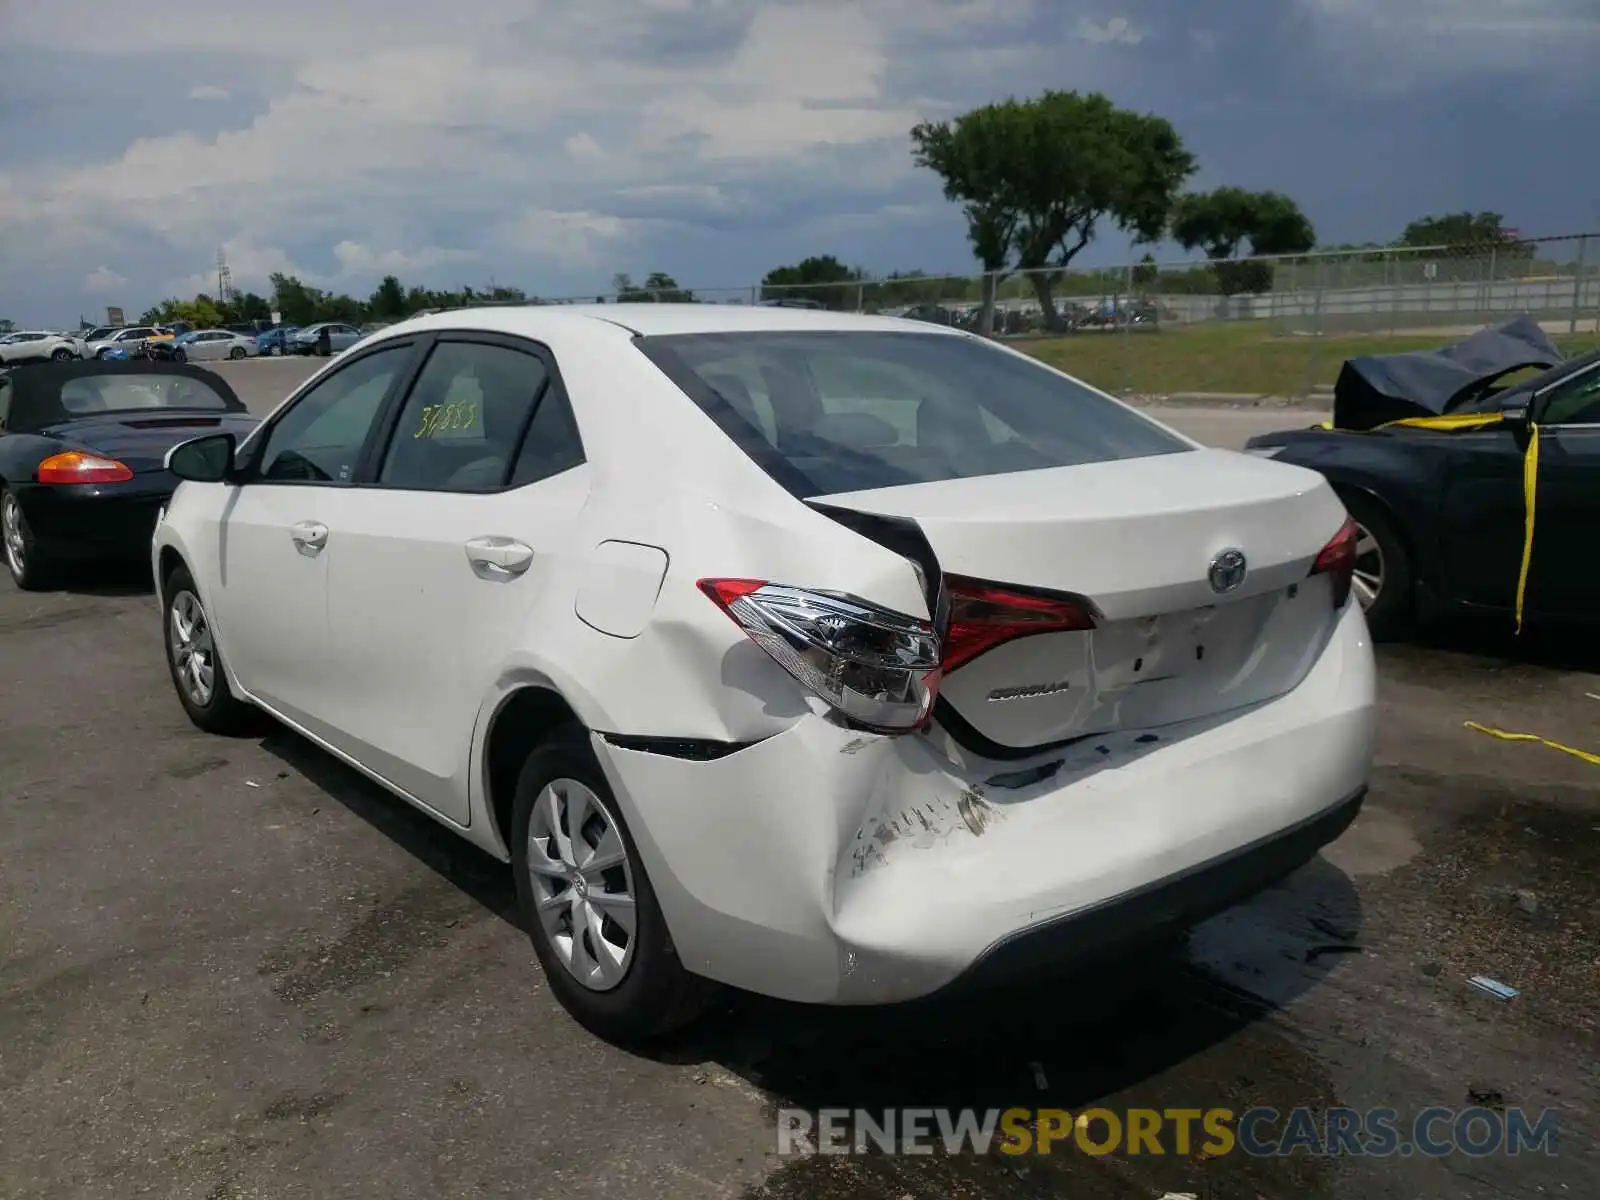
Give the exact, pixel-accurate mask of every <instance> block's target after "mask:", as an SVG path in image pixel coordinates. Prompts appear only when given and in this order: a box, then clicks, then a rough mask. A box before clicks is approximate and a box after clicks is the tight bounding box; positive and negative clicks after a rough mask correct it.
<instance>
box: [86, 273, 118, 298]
mask: <svg viewBox="0 0 1600 1200" xmlns="http://www.w3.org/2000/svg"><path fill="white" fill-rule="evenodd" d="M127 286H128V277H127V276H126V275H119V274H117V273H116V272H115V271H113V270H112V269H111V268H110V267H96V268H95V269H94V270H92V271H90V272H89V275H88V278H86V279H85V280H84V281H83V290H84V291H86V292H88V293H89V294H90V295H92V296H104V295H105V294H106V293H108V292H116V291H120V290H121V289H123V288H125V287H127Z"/></svg>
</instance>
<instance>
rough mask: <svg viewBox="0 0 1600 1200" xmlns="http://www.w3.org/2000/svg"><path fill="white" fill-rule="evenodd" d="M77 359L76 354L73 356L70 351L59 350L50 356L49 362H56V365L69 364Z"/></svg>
mask: <svg viewBox="0 0 1600 1200" xmlns="http://www.w3.org/2000/svg"><path fill="white" fill-rule="evenodd" d="M77 357H78V356H77V355H76V354H74V353H73V352H72V351H71V350H67V349H61V350H57V351H56V352H55V353H54V354H52V355H51V356H50V361H51V362H58V363H61V362H71V361H72V360H73V359H75V358H77Z"/></svg>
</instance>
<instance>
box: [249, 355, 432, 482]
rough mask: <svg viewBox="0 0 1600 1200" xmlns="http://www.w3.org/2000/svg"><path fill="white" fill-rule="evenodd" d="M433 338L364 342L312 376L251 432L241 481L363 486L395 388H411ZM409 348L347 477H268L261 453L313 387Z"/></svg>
mask: <svg viewBox="0 0 1600 1200" xmlns="http://www.w3.org/2000/svg"><path fill="white" fill-rule="evenodd" d="M432 342H433V338H432V336H431V335H429V334H422V335H420V336H417V337H403V336H402V337H394V338H385V339H384V340H383V341H381V342H374V343H373V344H372V345H370V346H364V347H362V349H361V352H360V353H359V354H346V355H344V356H342V357H341V358H340V359H339V361H338V363H337V364H336V365H335V366H334V367H333V369H332V370H330V371H327V372H319V373H318V374H317V375H315V376H314V377H312V378H311V379H308V380H306V381H305V382H304V383H303V384H301V385H300V389H299V390H298V391H296V392H294V393H292V394H291V395H290V397H289V399H288V400H287V401H285V402H284V403H283V404H281V405H279V407H278V410H277V411H276V412H274V413H273V414H272V416H270V417H268V418H267V419H266V420H265V421H263V422H262V423H261V425H260V426H259V427H257V428H256V429H255V430H254V431H252V433H251V436H250V453H249V455H248V457H247V460H246V461H245V462H243V463H240V464H239V470H238V483H239V484H240V485H242V486H249V487H317V488H341V489H343V488H350V487H359V486H361V482H360V481H361V478H362V471H363V469H365V467H366V466H367V463H368V462H369V460H370V458H371V453H372V443H373V439H374V437H375V435H376V434H377V433H378V432H379V431H380V430H381V429H383V427H384V421H385V418H386V416H387V414H388V411H389V407H390V405H391V404H392V403H393V401H394V396H395V393H396V391H397V390H398V391H404V392H409V391H410V390H411V384H412V382H413V381H414V380H415V378H416V374H417V369H418V365H419V364H420V363H421V362H422V361H423V359H424V358H426V354H425V353H424V351H425V350H426V349H427V348H429V347H430V346H431V345H432ZM397 348H398V349H403V350H408V351H409V355H408V357H407V359H406V361H405V362H404V363H403V364H402V365H401V367H400V369H399V370H398V371H396V372H395V377H394V379H393V380H391V381H390V383H389V390H388V391H386V392H385V393H384V395H383V399H382V400H380V401H378V410H377V412H376V413H375V414H374V416H373V420H372V424H371V425H370V426H369V427H368V429H367V437H366V440H365V441H364V442H363V443H362V444H361V450H360V451H359V452H358V453H357V455H356V470H355V471H353V472H352V473H351V477H350V478H349V479H347V480H340V479H266V478H263V477H262V475H261V473H260V471H261V467H262V461H261V458H262V455H263V454H264V453H265V451H266V447H267V444H268V443H269V442H270V441H271V440H272V433H273V431H274V430H275V429H277V427H278V426H279V424H281V423H282V422H283V420H284V419H285V418H286V417H287V416H288V415H289V414H290V413H292V412H293V411H294V410H295V409H296V408H298V407H299V406H300V403H301V402H302V401H303V400H304V399H305V398H306V397H307V396H308V395H310V394H311V393H312V392H313V391H315V390H316V389H317V388H319V387H321V386H322V385H323V384H325V383H327V382H328V381H329V380H330V379H333V378H335V377H336V376H338V375H342V374H343V373H344V372H346V371H348V370H350V369H351V368H352V367H354V366H356V365H357V364H358V363H362V362H365V361H366V360H367V359H369V358H371V357H373V356H374V355H375V354H381V353H384V352H385V351H390V350H394V349H397Z"/></svg>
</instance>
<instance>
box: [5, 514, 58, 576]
mask: <svg viewBox="0 0 1600 1200" xmlns="http://www.w3.org/2000/svg"><path fill="white" fill-rule="evenodd" d="M0 553H3V554H4V557H5V561H6V570H7V571H8V572H10V574H11V582H12V583H14V584H16V585H17V589H18V590H19V591H24V592H42V591H45V590H47V589H48V588H49V587H50V585H51V583H52V582H53V581H54V579H55V568H54V564H52V563H51V561H50V559H49V558H48V557H47V556H45V555H44V554H42V553H41V552H40V550H39V546H38V543H37V542H36V541H35V540H34V537H33V530H31V529H30V528H28V518H27V517H26V516H24V515H23V512H22V505H20V504H18V503H17V498H16V496H14V495H13V494H12V493H11V491H10V490H9V489H5V488H0Z"/></svg>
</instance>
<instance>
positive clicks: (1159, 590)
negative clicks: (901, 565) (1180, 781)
mask: <svg viewBox="0 0 1600 1200" xmlns="http://www.w3.org/2000/svg"><path fill="white" fill-rule="evenodd" d="M817 503H819V504H822V505H827V506H832V507H835V508H843V509H852V510H855V511H857V512H863V513H871V514H875V515H879V516H889V517H900V518H907V519H910V520H913V521H915V522H916V523H917V524H918V525H919V526H920V527H921V529H922V531H923V534H924V535H925V536H926V538H927V540H928V543H929V545H930V546H931V548H932V550H933V552H934V554H935V556H936V557H937V559H938V561H939V566H940V568H941V569H942V570H943V571H944V572H945V573H946V574H949V575H958V576H966V577H970V578H974V579H978V580H983V581H987V582H990V583H994V584H1002V585H1004V584H1009V585H1013V586H1016V587H1022V588H1034V589H1046V590H1049V591H1052V592H1059V593H1068V594H1072V595H1076V596H1080V597H1083V598H1084V599H1085V600H1087V601H1088V602H1089V603H1090V605H1091V606H1092V607H1093V609H1094V610H1095V613H1096V627H1095V628H1094V629H1090V630H1083V631H1071V632H1056V633H1042V634H1035V635H1033V636H1029V637H1024V638H1020V639H1018V640H1015V641H1010V642H1006V643H1004V644H1001V645H998V646H995V647H994V648H992V649H990V650H987V651H985V652H984V653H982V654H980V655H979V656H978V657H977V658H975V659H973V660H972V661H970V662H968V663H966V664H964V665H962V666H959V667H957V668H956V669H955V670H953V671H951V672H950V674H949V675H947V676H946V678H945V681H944V684H943V687H942V696H943V699H944V701H945V702H946V703H947V704H948V706H949V707H950V708H951V709H953V710H954V713H955V715H956V716H957V717H958V718H959V723H960V724H963V725H965V726H966V727H967V729H966V730H965V732H966V733H967V734H968V736H967V737H966V738H965V739H963V740H967V741H969V742H974V741H975V742H976V743H977V746H976V747H975V748H979V749H981V750H983V751H984V752H987V753H990V754H1001V753H1011V752H1016V753H1022V752H1029V751H1032V750H1034V749H1037V748H1038V747H1041V746H1044V745H1049V744H1051V743H1055V742H1061V741H1066V740H1069V739H1072V738H1077V737H1084V736H1089V735H1091V734H1097V733H1105V732H1109V731H1112V730H1116V729H1135V728H1141V729H1142V728H1150V727H1154V726H1161V725H1167V724H1172V723H1175V722H1179V721H1186V720H1192V719H1195V718H1198V717H1204V716H1209V715H1212V714H1215V713H1218V712H1223V711H1227V710H1229V709H1232V708H1238V707H1242V706H1244V705H1248V704H1253V703H1257V702H1259V701H1262V700H1266V699H1270V698H1271V697H1273V696H1276V695H1281V694H1282V693H1283V692H1285V691H1288V690H1289V689H1290V688H1292V687H1294V686H1295V685H1296V684H1297V683H1298V682H1299V681H1300V679H1302V678H1303V677H1304V675H1305V673H1306V671H1307V670H1309V669H1310V666H1311V663H1312V662H1313V661H1315V658H1316V656H1317V654H1318V652H1319V651H1320V649H1321V646H1322V644H1323V642H1324V641H1325V639H1326V637H1327V635H1328V633H1329V631H1330V630H1331V628H1332V624H1333V620H1334V616H1335V610H1334V608H1333V601H1332V587H1331V584H1330V582H1329V581H1328V580H1327V579H1326V578H1321V577H1319V578H1308V576H1309V574H1310V570H1311V566H1312V563H1313V561H1314V560H1315V558H1316V556H1317V553H1318V552H1319V551H1320V550H1321V549H1322V547H1323V546H1324V545H1325V544H1326V543H1327V542H1328V540H1329V539H1330V538H1331V537H1333V536H1334V534H1336V533H1337V532H1338V530H1339V528H1340V526H1341V525H1342V524H1343V522H1344V520H1345V511H1344V505H1343V504H1342V503H1341V502H1340V500H1339V498H1338V497H1337V496H1336V495H1335V494H1334V492H1333V490H1332V489H1331V488H1330V487H1328V485H1327V483H1326V482H1325V481H1324V480H1323V478H1322V477H1321V476H1320V475H1318V474H1316V473H1315V472H1312V471H1307V470H1304V469H1301V468H1298V467H1292V466H1288V465H1286V464H1282V463H1275V462H1272V461H1271V460H1269V459H1263V458H1258V457H1252V456H1249V455H1243V454H1237V453H1234V452H1232V451H1222V450H1195V451H1193V452H1189V453H1181V454H1166V455H1160V456H1157V457H1151V458H1138V459H1123V460H1118V461H1113V462H1104V463H1093V464H1087V465H1083V466H1072V467H1058V468H1053V469H1050V470H1044V471H1027V472H1017V473H1013V474H1006V475H989V476H980V477H974V478H967V479H953V480H947V481H941V482H937V483H924V484H913V485H909V486H905V487H894V488H882V489H877V490H874V491H867V492H851V493H843V494H836V495H831V496H821V497H817ZM1229 550H1235V551H1238V552H1240V553H1241V554H1243V556H1244V558H1245V561H1246V569H1245V574H1244V579H1243V581H1242V583H1240V584H1238V586H1237V587H1235V588H1233V589H1231V590H1228V591H1226V592H1225V593H1221V594H1219V592H1218V591H1217V590H1216V589H1215V588H1214V587H1213V586H1212V583H1211V582H1210V578H1209V575H1210V569H1211V566H1212V563H1213V561H1214V560H1215V559H1216V558H1217V557H1218V556H1219V555H1221V554H1223V553H1224V552H1225V551H1229ZM952 732H956V731H955V730H952ZM972 735H975V736H972Z"/></svg>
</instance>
